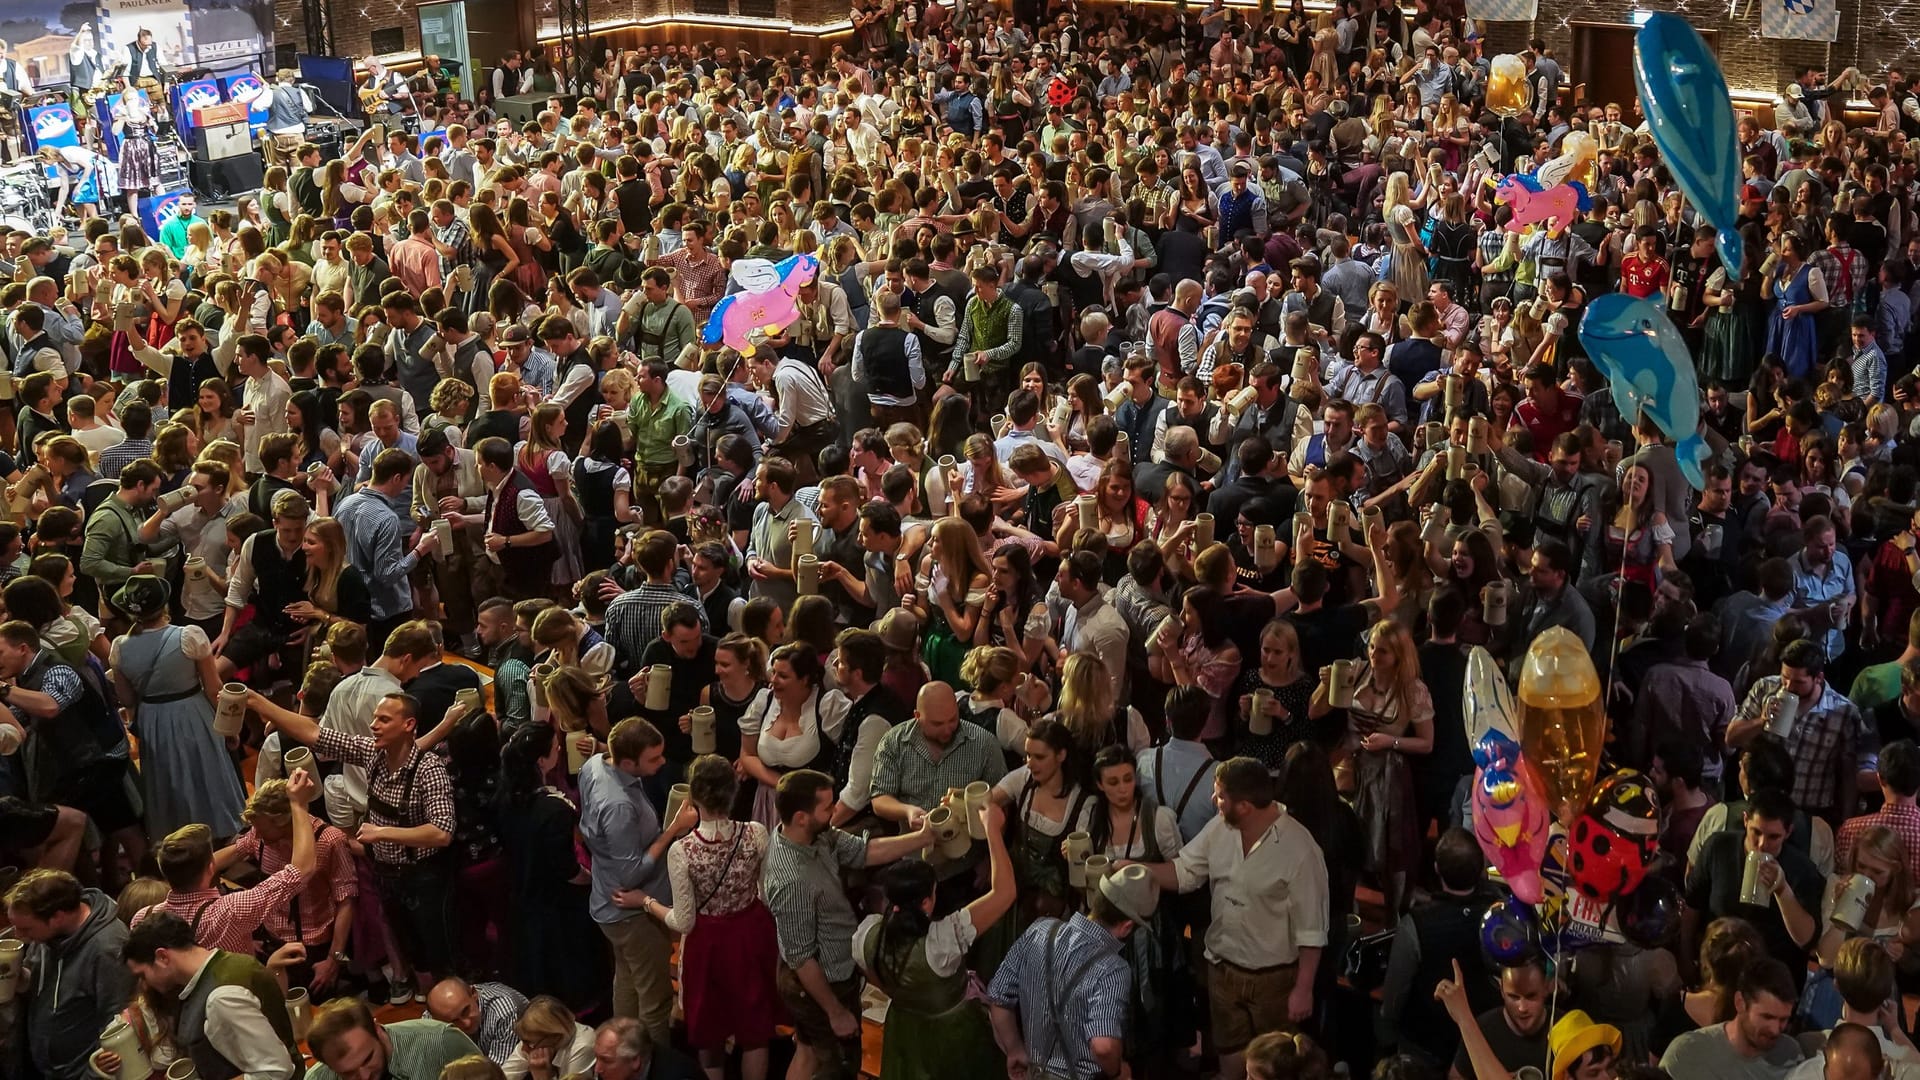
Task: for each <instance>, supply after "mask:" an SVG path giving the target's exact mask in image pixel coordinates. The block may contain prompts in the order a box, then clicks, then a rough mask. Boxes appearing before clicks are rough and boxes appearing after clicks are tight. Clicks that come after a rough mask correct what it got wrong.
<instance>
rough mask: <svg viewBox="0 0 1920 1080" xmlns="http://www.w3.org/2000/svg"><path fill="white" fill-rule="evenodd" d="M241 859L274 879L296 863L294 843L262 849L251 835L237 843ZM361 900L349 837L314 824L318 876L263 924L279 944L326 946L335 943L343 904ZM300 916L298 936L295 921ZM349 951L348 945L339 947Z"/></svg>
mask: <svg viewBox="0 0 1920 1080" xmlns="http://www.w3.org/2000/svg"><path fill="white" fill-rule="evenodd" d="M233 846H234V847H235V848H237V849H239V851H240V854H241V855H243V856H245V857H246V858H248V859H251V860H253V861H254V862H256V863H258V864H259V865H260V869H262V870H265V871H266V872H267V873H269V874H274V873H278V872H279V870H280V868H281V867H283V866H286V865H287V860H288V859H289V858H291V857H292V854H293V848H292V845H291V844H290V843H283V844H280V845H272V844H264V843H261V841H260V838H259V837H258V836H256V835H255V834H254V832H253V830H251V829H249V830H247V831H246V832H244V833H241V834H240V835H239V836H237V837H235V838H234V840H233ZM358 895H360V882H359V878H358V877H357V876H356V873H355V870H354V866H353V851H352V850H351V849H350V848H348V847H347V834H346V833H343V832H341V831H340V830H339V829H336V828H334V827H333V826H331V825H326V824H323V823H321V822H317V821H316V822H314V834H313V873H312V874H310V875H308V877H307V879H306V881H305V882H303V883H302V887H301V889H300V891H299V892H298V893H295V894H294V895H293V896H292V897H291V898H290V901H291V902H290V903H288V904H286V905H285V906H281V905H278V904H276V905H274V906H273V907H272V908H270V909H268V911H267V917H266V920H265V921H264V922H263V923H262V925H264V926H265V927H266V928H267V933H269V934H272V935H273V936H274V938H275V939H276V940H278V941H293V940H296V938H297V939H298V940H300V941H301V942H303V943H305V944H307V945H326V944H327V943H328V942H332V941H333V913H334V911H335V910H336V909H337V908H338V907H339V905H340V904H341V903H342V902H343V901H347V900H351V899H353V898H354V897H356V896H358ZM296 909H297V914H298V915H299V920H300V926H299V931H298V933H297V934H296V933H295V929H294V916H295V914H296ZM335 944H337V945H338V946H340V947H342V948H344V947H345V946H346V944H347V943H346V942H344V941H341V942H336V943H335Z"/></svg>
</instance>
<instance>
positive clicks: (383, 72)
mask: <svg viewBox="0 0 1920 1080" xmlns="http://www.w3.org/2000/svg"><path fill="white" fill-rule="evenodd" d="M360 94H361V101H363V102H367V101H372V102H374V103H375V104H376V105H377V108H369V109H368V115H369V118H371V117H372V115H373V114H374V113H375V112H383V113H385V114H386V115H388V116H400V115H402V114H404V113H409V112H411V111H412V110H413V90H412V88H411V87H409V86H408V85H407V80H406V78H405V77H404V76H402V75H401V74H400V73H399V72H397V71H389V70H387V65H385V64H383V63H381V62H380V61H378V60H375V59H372V58H369V59H368V60H367V81H366V82H365V83H363V84H362V85H361V87H360ZM374 94H378V95H379V97H377V98H376V97H373V95H374Z"/></svg>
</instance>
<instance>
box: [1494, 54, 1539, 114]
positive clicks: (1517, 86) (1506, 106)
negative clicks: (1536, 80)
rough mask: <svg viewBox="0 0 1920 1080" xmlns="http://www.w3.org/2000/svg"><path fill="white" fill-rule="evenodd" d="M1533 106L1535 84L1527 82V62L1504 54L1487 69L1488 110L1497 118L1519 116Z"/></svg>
mask: <svg viewBox="0 0 1920 1080" xmlns="http://www.w3.org/2000/svg"><path fill="white" fill-rule="evenodd" d="M1532 104H1533V84H1531V83H1529V82H1528V81H1527V62H1526V61H1525V60H1522V59H1520V58H1519V57H1517V56H1515V55H1513V54H1512V53H1504V54H1502V55H1500V56H1496V57H1494V58H1493V63H1492V64H1491V65H1489V66H1488V68H1487V108H1488V109H1489V110H1491V111H1492V112H1493V114H1494V115H1496V116H1518V115H1520V114H1521V113H1523V112H1526V111H1527V108H1528V107H1529V106H1531V105H1532Z"/></svg>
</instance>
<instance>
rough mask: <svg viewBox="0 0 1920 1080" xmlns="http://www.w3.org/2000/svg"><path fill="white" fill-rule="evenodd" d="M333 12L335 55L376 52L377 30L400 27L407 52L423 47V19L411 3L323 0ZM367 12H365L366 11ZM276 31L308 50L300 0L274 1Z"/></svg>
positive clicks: (285, 39)
mask: <svg viewBox="0 0 1920 1080" xmlns="http://www.w3.org/2000/svg"><path fill="white" fill-rule="evenodd" d="M322 2H323V3H325V4H326V5H327V8H328V10H330V11H331V12H333V46H334V55H335V56H356V57H358V56H366V55H367V54H368V53H369V52H371V51H372V40H373V32H374V31H375V30H387V29H392V28H394V27H398V28H399V29H400V30H401V32H402V34H403V35H404V38H405V41H406V44H405V45H404V46H403V50H402V51H405V52H412V51H414V50H416V49H418V48H419V47H420V18H419V16H417V15H415V14H414V12H413V5H412V4H411V3H406V4H398V5H396V3H395V0H322ZM363 9H364V10H365V12H366V14H364V15H362V14H361V12H362V10H363ZM273 13H274V18H275V20H276V24H277V25H276V26H275V28H274V34H275V37H276V40H278V41H279V42H281V43H282V44H284V43H286V42H293V43H294V47H295V48H296V49H297V50H298V51H300V52H306V51H307V24H306V19H305V18H304V17H303V16H302V14H301V5H300V0H274V2H273Z"/></svg>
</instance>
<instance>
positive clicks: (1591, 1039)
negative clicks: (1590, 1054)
mask: <svg viewBox="0 0 1920 1080" xmlns="http://www.w3.org/2000/svg"><path fill="white" fill-rule="evenodd" d="M1600 1046H1604V1047H1606V1048H1607V1049H1609V1050H1611V1051H1613V1053H1615V1054H1616V1055H1617V1054H1619V1053H1620V1029H1619V1028H1617V1027H1614V1026H1613V1025H1612V1024H1599V1023H1595V1022H1594V1019H1593V1017H1591V1016H1588V1015H1587V1014H1586V1013H1585V1012H1584V1011H1582V1010H1580V1009H1575V1010H1573V1011H1572V1012H1570V1013H1568V1014H1567V1015H1565V1016H1563V1017H1561V1018H1560V1020H1559V1022H1557V1023H1555V1024H1554V1025H1553V1031H1552V1032H1550V1033H1548V1035H1547V1048H1548V1049H1549V1050H1550V1051H1551V1052H1552V1054H1553V1058H1552V1060H1553V1077H1552V1080H1566V1075H1567V1070H1568V1069H1570V1068H1572V1067H1573V1063H1574V1062H1576V1061H1579V1060H1580V1058H1581V1057H1582V1056H1584V1055H1585V1054H1586V1052H1587V1051H1589V1050H1592V1049H1594V1048H1595V1047H1600Z"/></svg>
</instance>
